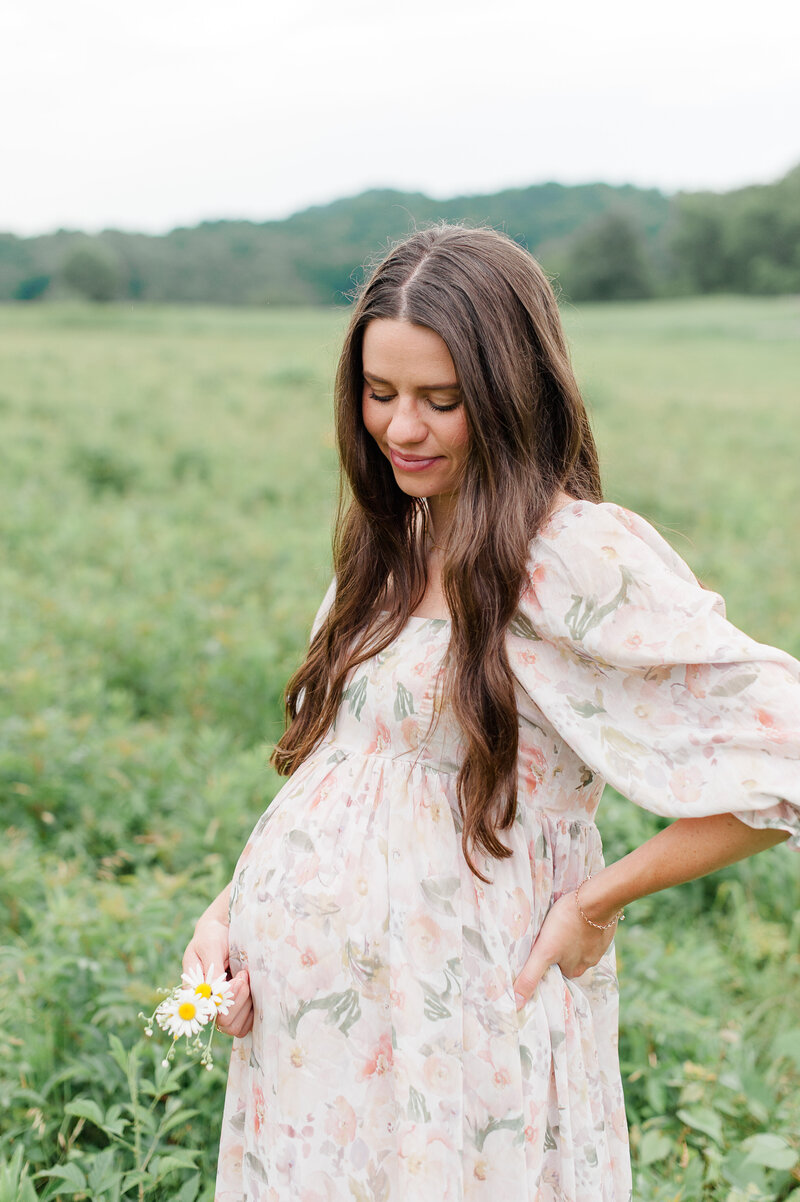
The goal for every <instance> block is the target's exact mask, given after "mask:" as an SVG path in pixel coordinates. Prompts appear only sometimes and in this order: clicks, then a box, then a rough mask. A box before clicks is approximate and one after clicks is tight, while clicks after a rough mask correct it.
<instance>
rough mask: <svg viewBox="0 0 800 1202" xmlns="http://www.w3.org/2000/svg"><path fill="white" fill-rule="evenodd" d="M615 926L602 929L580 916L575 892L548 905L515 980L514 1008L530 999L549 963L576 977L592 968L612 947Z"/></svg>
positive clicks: (566, 974)
mask: <svg viewBox="0 0 800 1202" xmlns="http://www.w3.org/2000/svg"><path fill="white" fill-rule="evenodd" d="M581 900H583V898H582V897H581ZM616 929H617V924H616V923H614V924H613V926H610V927H609V928H608V929H607V930H605V931H600V930H598V929H597V928H596V927H593V926H591V925H590V924H589V923H588V922H586V920H585V919H583V918H581V916H580V914H579V912H578V907H577V906H576V904H575V894H574V893H565V894H563V895H562V896H561V897H560V898H559V899H558V901H557V902H554V903H553V905H552V906H551V907H550V910H549V912H548V914H547V917H546V918H545V920H544V922H543V923H542V926H541V929H540V930H539V934H538V935H537V936H536V939H535V940H534V944H533V947H532V948H531V954H530V955H529V956H528V959H527V960H526V962H525V967H524V968H523V969H522V972H521V973H520V974H519V976H518V977H517V979H516V980H515V982H514V993H515V995H516V1000H517V1009H518V1010H520V1009H521V1008H522V1007H523V1006H524V1005H525V1003H526V1002H527V1001H529V1000H530V998H531V997H532V996H533V993H534V991H535V990H536V987H537V985H538V984H539V982H540V981H541V979H542V977H543V976H544V974H545V972H546V971H547V969H548V968H550V966H551V965H552V964H557V965H558V967H559V968H560V969H561V972H562V973H563V975H564V976H565V977H579V976H580V975H581V973H584V972H586V970H587V968H593V967H594V965H595V964H597V962H598V960H599V959H600V958H601V956H602V955H603V954H604V952H606V951H607V950H608V948H609V947H610V946H611V942H612V940H613V938H614V933H615V931H616Z"/></svg>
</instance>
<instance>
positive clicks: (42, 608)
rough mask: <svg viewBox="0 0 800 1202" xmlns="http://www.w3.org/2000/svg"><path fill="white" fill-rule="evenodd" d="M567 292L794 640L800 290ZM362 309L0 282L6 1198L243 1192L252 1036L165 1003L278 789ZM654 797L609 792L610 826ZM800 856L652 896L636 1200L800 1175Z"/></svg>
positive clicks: (596, 387) (621, 473)
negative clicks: (234, 1162)
mask: <svg viewBox="0 0 800 1202" xmlns="http://www.w3.org/2000/svg"><path fill="white" fill-rule="evenodd" d="M564 316H565V320H566V323H567V328H568V333H569V336H570V340H571V344H572V347H573V353H574V359H575V363H576V367H577V371H578V375H579V379H580V381H581V383H582V386H583V388H584V392H585V396H586V398H587V402H588V404H589V407H590V410H591V413H592V417H593V421H594V424H595V429H596V433H597V436H598V440H599V444H600V450H601V455H602V460H603V464H604V469H605V471H604V478H605V484H606V493H607V496H608V497H609V499H612V500H615V501H619V502H621V503H622V504H624V505H627V506H629V507H631V508H633V509H635V510H637V511H638V512H640V513H642V514H643V515H644V516H646V517H647V518H648V519H649V520H651V521H652V522H654V523H655V524H656V525H657V526H658V528H659V529H660V530H661V531H662V533H664V534H665V535H666V536H667V537H668V538H669V539H670V541H671V542H672V543H673V545H674V546H675V547H676V549H677V550H678V551H679V552H680V554H682V555H683V556H684V558H686V559H687V560H688V561H689V563H690V564H691V566H692V567H693V569H694V570H695V571H696V572H697V573H698V575H699V576H700V577H701V579H702V580H703V581H704V583H705V584H707V585H708V586H710V587H712V588H715V589H717V590H718V591H720V592H722V593H723V595H724V596H725V597H726V599H727V602H728V613H729V616H730V617H731V618H732V620H733V621H734V622H736V624H737V625H739V626H741V627H743V628H744V629H745V630H747V631H748V632H749V633H750V634H752V635H754V636H755V637H756V638H759V639H761V640H762V641H767V642H770V643H776V644H778V645H780V646H782V647H784V648H785V649H787V650H788V651H791V652H792V653H793V654H795V655H800V615H799V614H798V602H797V583H798V581H800V539H798V537H797V531H798V529H800V488H798V469H797V464H798V462H800V420H798V388H797V383H798V379H800V339H798V335H799V334H800V299H798V298H779V299H769V300H750V299H747V300H745V299H738V298H717V299H702V300H690V301H680V302H653V303H649V304H646V305H609V306H602V307H585V308H582V309H580V310H569V309H568V310H567V311H566V312H565V315H564ZM345 321H346V315H345V314H344V313H343V312H334V311H320V310H314V311H311V310H305V311H302V310H275V311H270V310H263V311H262V310H258V311H255V310H210V309H191V308H183V309H177V308H173V309H167V308H164V309H154V308H126V307H122V306H120V307H109V308H103V309H100V308H88V307H82V306H74V307H66V306H65V307H60V306H51V307H35V306H26V307H17V308H12V307H7V308H4V309H2V310H0V446H1V447H2V462H3V471H2V478H1V479H0V490H2V492H1V493H0V525H1V526H2V546H3V552H4V553H3V555H2V559H1V560H0V605H1V606H2V623H0V723H2V740H0V789H1V790H2V794H1V800H0V804H2V829H3V831H4V837H3V839H2V840H0V843H1V844H2V847H1V849H0V899H1V900H2V907H3V918H2V948H1V949H0V952H1V954H0V964H2V970H0V971H2V979H0V1113H2V1115H3V1120H2V1135H0V1202H11V1200H17V1199H18V1200H19V1202H32V1200H33V1199H34V1198H36V1197H41V1198H44V1199H53V1198H72V1197H74V1198H91V1199H107V1200H109V1202H113V1200H115V1199H123V1198H124V1199H129V1198H130V1199H136V1198H138V1199H145V1198H146V1199H174V1200H177V1202H195V1200H196V1199H201V1200H204V1202H210V1199H211V1198H212V1196H213V1167H214V1161H215V1153H216V1140H217V1132H218V1125H219V1119H220V1117H221V1103H222V1095H223V1090H224V1064H223V1063H222V1061H223V1060H224V1057H223V1056H221V1057H220V1063H219V1064H218V1065H217V1066H215V1069H214V1071H213V1072H212V1073H209V1074H206V1073H202V1072H201V1071H200V1070H199V1068H198V1066H196V1065H193V1064H192V1065H186V1064H180V1063H179V1064H178V1067H177V1068H175V1067H172V1068H169V1069H164V1068H162V1067H161V1066H160V1060H161V1056H162V1055H163V1053H164V1049H165V1046H166V1045H165V1044H164V1043H161V1044H160V1045H159V1046H158V1047H154V1046H152V1045H151V1044H150V1043H148V1042H146V1041H145V1040H144V1039H142V1038H141V1028H142V1024H141V1023H140V1022H139V1021H138V1020H137V1017H136V1016H137V1012H138V1011H139V1010H140V1009H146V1010H150V1009H152V1006H153V1004H154V1003H155V1001H156V1000H157V998H156V995H155V988H156V986H158V985H171V984H173V983H174V981H175V980H176V979H177V974H178V972H179V957H180V953H181V952H182V949H183V946H184V945H185V943H186V941H187V939H188V937H189V935H190V933H191V929H192V925H193V921H194V918H195V917H196V915H197V913H199V911H200V909H202V908H203V907H204V906H205V904H206V903H207V901H208V900H209V899H210V898H211V896H212V895H213V894H214V893H216V891H218V889H219V888H221V887H222V885H223V884H224V883H225V882H226V881H227V880H228V879H229V876H230V873H231V871H232V868H233V865H234V862H235V860H236V857H237V855H238V852H239V850H240V848H241V846H242V844H243V842H244V840H245V838H246V836H247V834H248V833H249V831H250V829H251V828H252V826H253V824H254V822H255V820H256V818H257V817H258V815H259V814H260V813H261V812H262V810H263V809H264V808H265V806H266V805H267V804H268V803H269V800H270V798H271V797H272V796H273V795H274V792H275V790H276V788H277V784H278V778H277V777H276V776H275V775H274V774H273V773H272V771H271V769H269V768H268V767H267V766H266V762H267V758H268V750H269V747H268V744H269V742H270V741H271V740H273V739H274V738H275V737H276V735H277V732H278V731H279V730H280V728H281V709H280V696H281V691H282V688H283V685H284V683H285V681H286V679H287V677H288V675H289V674H290V672H291V670H292V669H293V667H294V666H295V665H296V663H297V662H298V659H299V657H300V655H301V653H302V649H303V647H304V644H305V640H306V638H307V633H308V628H309V624H310V621H311V618H312V616H313V613H314V611H315V610H316V607H317V605H318V603H319V600H320V598H321V596H322V593H323V591H324V589H325V587H326V585H327V582H328V579H329V574H330V572H329V541H330V522H331V514H332V502H333V499H334V495H335V487H336V455H335V450H334V446H333V437H332V415H331V388H332V375H333V368H334V364H335V360H336V356H337V353H338V346H339V340H340V337H341V333H342V331H343V328H344V325H345ZM656 829H657V822H656V820H655V819H653V818H652V817H651V816H650V815H648V814H645V813H643V812H642V811H640V810H638V809H637V808H636V807H635V806H633V805H632V804H631V803H629V802H627V801H624V800H622V799H620V798H617V797H614V796H607V797H606V799H605V802H604V805H603V808H602V811H601V831H602V834H603V838H604V841H605V844H606V851H607V856H608V857H609V858H614V857H616V856H618V855H620V854H624V852H625V851H626V850H628V849H629V848H630V847H632V846H634V845H635V844H636V843H638V842H640V841H641V840H643V839H644V838H647V837H648V836H649V835H650V834H651V833H653V831H654V830H656ZM798 881H800V872H799V871H798V861H797V860H796V858H793V857H792V854H791V853H790V852H789V851H787V849H785V848H779V849H776V850H774V851H771V852H768V853H765V854H764V855H762V856H759V857H756V858H755V859H753V860H751V861H748V862H747V863H746V864H744V865H740V866H739V867H737V868H734V869H728V870H726V871H724V872H721V873H719V874H717V875H716V876H714V877H713V878H708V879H706V880H705V881H701V882H695V883H694V884H692V885H688V886H684V887H682V888H681V889H677V890H672V891H670V892H669V893H666V894H660V895H657V896H655V897H653V898H649V899H646V900H643V901H641V902H639V903H637V904H636V905H635V906H634V907H631V912H630V917H629V921H628V922H627V923H626V924H625V927H626V929H625V930H624V931H621V933H620V936H619V938H618V941H617V943H618V954H619V960H620V972H621V979H622V989H623V1005H622V1036H621V1056H622V1063H623V1072H624V1077H625V1082H626V1095H627V1099H628V1107H629V1117H630V1121H631V1136H632V1145H633V1149H634V1156H635V1176H636V1182H637V1189H636V1192H635V1198H636V1199H637V1200H638V1202H667V1200H669V1202H678V1200H681V1202H695V1200H701V1199H702V1200H707V1199H714V1200H719V1202H723V1200H724V1202H745V1200H748V1202H767V1200H770V1202H778V1200H780V1202H785V1200H786V1199H788V1198H790V1197H792V1198H794V1199H795V1202H796V1200H797V1199H798V1198H800V1168H798V1165H800V1002H798V1001H797V999H798V997H800V917H799V916H798V902H799V901H800V885H799V884H798ZM26 1164H27V1166H28V1167H27V1169H26V1168H25V1165H26ZM42 1174H50V1175H42ZM793 1191H795V1192H793Z"/></svg>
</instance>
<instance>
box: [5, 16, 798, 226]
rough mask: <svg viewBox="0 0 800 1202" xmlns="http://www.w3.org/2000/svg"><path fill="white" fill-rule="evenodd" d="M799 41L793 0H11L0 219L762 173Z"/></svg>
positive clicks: (178, 217)
mask: <svg viewBox="0 0 800 1202" xmlns="http://www.w3.org/2000/svg"><path fill="white" fill-rule="evenodd" d="M799 49H800V4H798V3H797V2H796V0H792V2H791V3H788V2H785V0H759V2H758V3H753V0H750V2H749V3H748V4H744V3H739V4H737V3H736V0H725V2H722V0H671V2H670V3H669V4H665V3H664V2H663V0H661V3H658V4H648V3H646V2H645V0H547V3H545V2H544V0H525V2H523V0H459V2H458V3H454V2H453V0H445V2H440V3H437V0H405V2H404V3H402V4H399V3H396V2H395V3H388V4H387V3H382V2H381V0H287V2H286V3H285V4H283V5H282V6H280V7H277V6H276V5H275V4H274V0H215V2H214V3H213V4H212V3H209V2H208V0H191V2H190V0H136V3H131V2H130V0H117V2H116V3H109V0H71V2H70V3H64V0H7V2H6V3H5V4H4V5H2V8H0V106H2V107H1V108H0V111H1V112H2V114H3V116H2V118H0V172H1V173H2V179H1V180H0V230H12V231H14V232H16V233H20V234H22V233H33V232H42V231H46V230H51V229H55V228H57V227H59V226H65V227H69V228H82V229H88V230H98V229H102V228H103V227H107V226H113V227H117V228H122V229H140V230H148V231H162V230H167V229H170V228H172V227H173V226H175V225H190V224H195V223H196V222H198V221H201V220H204V219H214V218H221V217H227V218H233V217H248V218H252V219H254V220H259V221H263V220H266V219H268V218H272V217H283V216H286V215H288V214H289V213H291V212H294V211H296V210H298V209H300V208H304V207H306V206H307V205H309V204H317V203H322V202H325V201H328V200H332V199H334V198H336V197H340V196H347V195H352V194H355V193H357V192H360V191H363V190H364V189H365V188H368V187H376V186H377V187H396V188H402V189H407V190H420V191H425V192H428V193H429V194H431V195H433V196H437V197H446V196H454V195H458V194H464V193H479V192H493V191H496V190H497V189H499V188H502V187H509V186H520V185H521V186H524V185H527V184H531V183H538V182H542V181H544V180H551V179H554V180H559V181H561V182H563V183H581V182H589V181H594V180H606V181H608V182H610V183H625V182H630V183H635V184H639V185H643V186H654V187H660V188H662V189H664V190H666V191H675V190H677V189H680V188H687V189H695V188H713V189H720V190H724V189H728V188H731V187H736V186H738V185H741V184H745V183H752V182H768V181H771V180H773V179H776V178H778V177H779V176H781V175H783V174H784V173H785V172H786V171H787V170H788V169H789V168H790V167H792V166H794V165H795V164H796V163H798V162H800V71H799V70H798V62H799V61H800V54H799V53H798V51H799Z"/></svg>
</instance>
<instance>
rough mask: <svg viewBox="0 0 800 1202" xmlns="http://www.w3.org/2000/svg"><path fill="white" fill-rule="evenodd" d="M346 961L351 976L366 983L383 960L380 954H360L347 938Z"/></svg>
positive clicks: (382, 964) (380, 966)
mask: <svg viewBox="0 0 800 1202" xmlns="http://www.w3.org/2000/svg"><path fill="white" fill-rule="evenodd" d="M347 962H348V964H349V965H350V971H351V972H352V974H353V976H354V977H355V979H356V980H357V981H359V982H361V984H362V985H364V984H366V983H367V981H371V980H372V979H373V978H374V976H375V974H376V973H377V972H378V971H379V970H380V969H381V968H383V966H384V962H383V960H381V958H380V956H363V955H361V956H360V955H359V954H358V950H357V949H356V947H355V945H354V944H353V942H352V940H350V939H348V940H347Z"/></svg>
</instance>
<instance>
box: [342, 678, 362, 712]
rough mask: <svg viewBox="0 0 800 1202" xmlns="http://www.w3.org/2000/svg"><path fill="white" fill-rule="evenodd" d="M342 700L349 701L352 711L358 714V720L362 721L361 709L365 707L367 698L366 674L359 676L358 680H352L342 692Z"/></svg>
mask: <svg viewBox="0 0 800 1202" xmlns="http://www.w3.org/2000/svg"><path fill="white" fill-rule="evenodd" d="M342 700H343V701H346V702H347V703H348V705H349V708H350V713H351V714H355V716H356V722H360V721H361V711H362V710H363V708H364V702H365V701H366V700H367V678H366V676H359V678H358V680H353V681H351V682H350V684H349V685H348V686H347V688H346V689H345V690H344V692H343V693H342Z"/></svg>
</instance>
